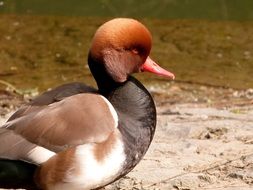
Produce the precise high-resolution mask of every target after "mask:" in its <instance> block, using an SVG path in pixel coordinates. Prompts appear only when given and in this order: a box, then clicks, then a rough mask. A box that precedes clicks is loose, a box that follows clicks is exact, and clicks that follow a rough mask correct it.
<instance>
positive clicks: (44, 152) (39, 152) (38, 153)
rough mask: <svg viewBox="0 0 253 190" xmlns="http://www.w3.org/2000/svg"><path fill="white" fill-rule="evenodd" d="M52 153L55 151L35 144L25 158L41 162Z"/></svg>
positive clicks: (52, 154)
mask: <svg viewBox="0 0 253 190" xmlns="http://www.w3.org/2000/svg"><path fill="white" fill-rule="evenodd" d="M54 155H55V152H52V151H50V150H48V149H46V148H43V147H41V146H36V147H35V148H33V149H32V150H30V151H29V152H28V154H27V159H29V160H31V161H32V162H33V163H36V164H41V163H43V162H45V161H47V160H48V159H49V158H51V157H52V156H54Z"/></svg>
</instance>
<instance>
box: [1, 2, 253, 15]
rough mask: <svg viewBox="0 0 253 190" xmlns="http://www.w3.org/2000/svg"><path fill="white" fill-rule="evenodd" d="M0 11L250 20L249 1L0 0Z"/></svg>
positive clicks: (252, 5)
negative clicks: (0, 4)
mask: <svg viewBox="0 0 253 190" xmlns="http://www.w3.org/2000/svg"><path fill="white" fill-rule="evenodd" d="M1 2H3V5H2V6H1V7H0V12H2V13H22V14H24V13H28V14H43V15H64V16H86V17H87V16H89V17H90V16H93V17H94V16H95V17H98V16H100V17H119V16H125V17H138V18H156V19H171V18H174V19H175V18H176V19H178V18H197V19H217V20H224V19H225V20H227V19H236V20H238V19H239V20H245V19H246V20H248V19H253V11H252V10H253V1H252V0H153V1H146V0H138V1H136V0H127V1H120V0H95V1H94V0H1Z"/></svg>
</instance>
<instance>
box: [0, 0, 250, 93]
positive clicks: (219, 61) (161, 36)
mask: <svg viewBox="0 0 253 190" xmlns="http://www.w3.org/2000/svg"><path fill="white" fill-rule="evenodd" d="M114 17H132V18H136V19H138V20H140V21H141V22H143V23H144V24H145V25H146V26H147V27H148V28H149V30H150V31H151V33H152V35H153V48H152V53H151V54H152V55H151V56H152V57H153V59H154V60H156V61H157V62H158V63H159V64H160V65H162V66H163V67H165V68H167V69H168V70H170V71H172V72H173V73H175V74H176V82H181V83H191V84H192V83H193V84H200V85H208V86H214V87H216V86H217V87H224V88H234V89H248V88H252V87H253V77H252V73H253V22H252V19H253V1H252V0H204V1H203V0H156V1H145V0H139V1H134V0H128V1H117V0H97V1H94V0H85V1H83V0H71V1H70V0H0V34H1V35H0V80H1V83H0V87H1V86H6V85H13V86H15V87H16V88H17V89H20V90H22V91H27V90H28V91H29V90H33V89H36V90H39V91H42V90H46V89H48V88H49V87H53V86H57V85H59V84H61V83H66V82H70V81H85V82H86V83H89V84H91V85H94V84H95V83H94V81H93V79H92V76H91V74H90V72H89V69H88V67H87V52H88V49H89V45H90V41H91V38H92V36H93V34H94V32H95V31H96V29H97V28H98V27H99V26H100V25H101V24H102V23H103V22H105V21H107V20H109V19H111V18H114ZM138 77H141V78H140V80H142V81H143V82H144V83H146V84H147V85H152V84H159V81H160V80H163V79H161V78H156V77H155V78H154V76H151V75H148V74H145V75H142V76H138Z"/></svg>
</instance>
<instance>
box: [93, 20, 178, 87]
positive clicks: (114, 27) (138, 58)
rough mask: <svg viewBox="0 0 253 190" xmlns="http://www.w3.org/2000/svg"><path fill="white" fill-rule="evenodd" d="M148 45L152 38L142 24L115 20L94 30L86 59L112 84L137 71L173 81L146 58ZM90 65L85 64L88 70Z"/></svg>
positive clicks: (170, 74)
mask: <svg viewBox="0 0 253 190" xmlns="http://www.w3.org/2000/svg"><path fill="white" fill-rule="evenodd" d="M151 46H152V36H151V34H150V32H149V30H148V29H147V28H146V27H145V26H144V25H143V24H141V23H140V22H138V21H137V20H134V19H129V18H116V19H113V20H110V21H108V22H106V23H104V24H103V25H102V26H100V27H99V28H98V30H97V31H96V33H95V35H94V37H93V40H92V44H91V48H90V53H89V56H90V57H91V59H92V60H93V62H96V63H99V64H101V65H102V66H103V68H104V69H105V71H106V73H107V74H108V75H109V76H110V77H111V78H112V79H113V80H114V81H115V82H125V81H126V80H127V78H128V76H129V75H130V74H132V73H135V72H141V71H148V72H153V73H155V74H158V75H163V76H166V77H168V78H172V79H174V75H173V74H172V73H170V72H168V71H165V70H164V69H162V68H161V67H159V66H158V65H157V64H156V63H155V62H154V61H152V60H151V59H150V58H149V53H150V50H151ZM92 64H93V63H90V62H89V66H90V68H91V67H92ZM92 70H93V69H92V68H91V71H92ZM92 72H93V71H92Z"/></svg>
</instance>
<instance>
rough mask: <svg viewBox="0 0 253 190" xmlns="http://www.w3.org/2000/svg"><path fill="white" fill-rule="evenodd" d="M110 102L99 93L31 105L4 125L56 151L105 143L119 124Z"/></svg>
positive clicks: (29, 139)
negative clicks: (88, 144) (85, 144)
mask: <svg viewBox="0 0 253 190" xmlns="http://www.w3.org/2000/svg"><path fill="white" fill-rule="evenodd" d="M108 103H109V102H107V100H106V99H105V98H103V97H102V96H100V95H97V94H91V93H83V94H77V95H73V96H70V97H67V98H65V99H63V100H61V101H59V102H55V103H52V104H49V105H45V106H44V105H43V106H30V107H29V108H27V109H26V111H24V112H23V113H22V116H20V117H18V118H16V119H13V120H11V121H9V122H7V123H6V124H5V125H4V127H6V128H8V129H10V130H13V131H14V132H15V133H16V134H19V135H21V136H22V137H24V138H25V139H27V140H28V141H30V142H32V143H35V144H38V145H40V146H43V147H45V148H48V149H50V150H53V151H54V150H55V147H57V150H59V147H61V148H66V147H69V146H73V145H79V144H84V143H91V142H94V143H97V142H102V141H104V140H106V139H107V138H108V136H109V135H110V134H111V132H112V131H114V129H115V126H116V125H117V121H116V120H115V116H114V115H113V113H112V111H111V108H110V107H109V104H108Z"/></svg>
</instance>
